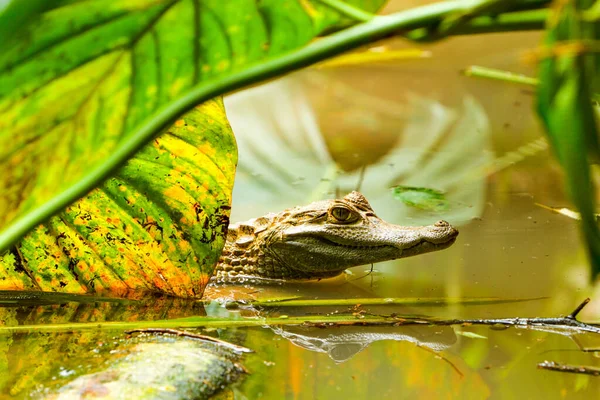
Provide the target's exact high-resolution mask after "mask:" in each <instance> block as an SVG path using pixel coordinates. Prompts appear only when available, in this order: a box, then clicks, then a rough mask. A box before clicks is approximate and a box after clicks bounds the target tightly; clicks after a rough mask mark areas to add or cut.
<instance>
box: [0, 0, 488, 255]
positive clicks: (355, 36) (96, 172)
mask: <svg viewBox="0 0 600 400" xmlns="http://www.w3.org/2000/svg"><path fill="white" fill-rule="evenodd" d="M468 4H469V2H466V3H465V2H459V1H453V2H442V3H436V4H431V5H427V6H423V7H418V8H414V9H410V10H406V11H402V12H399V13H396V14H392V15H388V16H378V17H374V18H372V19H371V20H370V21H368V22H366V23H363V24H360V25H357V26H354V27H352V28H349V29H346V30H344V31H341V32H338V33H336V34H333V35H331V36H328V37H326V38H324V39H321V40H318V41H315V42H313V43H312V44H310V45H308V46H306V47H304V48H302V49H299V50H297V51H294V52H291V53H288V54H285V55H282V56H279V57H276V58H274V59H271V60H268V61H266V62H264V63H261V64H259V65H255V66H251V67H249V68H246V69H244V70H241V71H239V72H236V73H233V74H232V75H229V76H227V77H223V78H219V79H215V80H212V81H209V82H205V83H203V84H202V85H199V86H197V87H195V88H193V89H191V90H190V91H189V92H187V94H185V95H183V96H182V97H180V98H179V99H177V100H175V101H173V102H172V103H170V104H168V105H166V106H164V107H163V108H162V109H160V110H159V111H158V112H157V113H156V114H155V115H154V116H153V117H152V118H149V119H147V120H145V121H144V122H143V123H141V124H140V125H139V126H138V127H137V128H136V129H135V130H134V132H133V133H132V134H131V135H129V137H128V138H127V139H126V140H125V141H124V142H123V144H122V145H121V146H119V147H118V148H117V149H115V151H114V152H113V153H112V154H111V155H110V156H109V157H107V159H106V161H105V162H103V163H102V164H101V165H98V166H97V167H95V168H93V169H92V170H91V171H90V172H89V173H88V174H86V175H85V176H84V177H83V178H82V179H81V180H79V181H78V182H76V183H75V184H73V185H72V186H70V187H69V188H67V189H66V190H64V191H63V192H61V193H59V194H57V195H56V196H54V197H53V198H52V199H51V200H49V201H48V202H46V203H44V204H43V205H41V206H40V207H38V208H36V209H34V210H32V211H31V212H29V213H27V214H26V215H24V216H23V217H21V218H19V219H17V220H15V221H14V222H13V223H12V224H11V225H10V226H9V228H8V229H6V230H5V231H4V232H2V233H1V234H0V252H3V251H5V250H7V249H9V248H10V246H12V245H13V244H15V243H16V242H17V241H18V240H19V239H20V238H21V237H23V236H24V235H25V234H27V232H29V231H30V230H31V229H33V228H34V227H35V226H36V225H38V224H39V223H40V222H43V221H46V220H48V219H49V218H50V217H51V216H53V215H54V214H56V213H58V212H60V211H61V210H63V209H64V208H65V207H67V206H68V205H69V204H71V203H72V202H74V201H75V200H77V199H79V198H81V197H82V196H84V195H85V194H87V193H88V192H89V191H90V190H92V189H93V188H94V187H96V186H98V185H99V184H101V183H102V181H103V180H104V179H106V178H107V177H108V176H110V175H111V174H112V173H114V172H115V171H116V170H117V169H118V168H119V167H120V166H121V165H122V164H123V163H125V162H126V161H127V160H128V159H129V158H130V157H132V156H133V155H134V154H135V153H136V152H137V151H138V150H139V149H140V148H142V146H144V145H145V144H146V143H148V142H149V141H150V140H152V138H154V137H155V136H157V135H158V134H159V133H160V132H162V131H163V130H164V129H166V128H167V127H169V126H170V125H171V124H172V123H173V122H174V121H175V120H176V119H177V117H178V116H180V115H182V114H183V113H185V112H186V111H187V110H190V109H191V108H193V107H194V106H196V105H197V104H200V103H202V102H204V101H206V100H209V99H211V98H213V97H216V96H219V95H223V94H225V93H229V92H232V91H234V90H238V89H241V88H243V87H246V86H250V85H253V84H256V83H258V82H262V81H265V80H267V79H271V78H275V77H277V76H280V75H283V74H285V73H288V72H291V71H295V70H298V69H301V68H305V67H308V66H310V65H312V64H315V63H317V62H320V61H323V60H325V59H327V58H330V57H333V56H335V55H338V54H341V53H343V52H346V51H348V50H351V49H355V48H357V47H360V46H362V45H365V44H368V43H372V42H374V41H376V40H380V39H383V38H386V37H389V36H393V35H396V34H398V33H399V32H406V31H410V30H413V29H416V28H422V27H428V26H431V25H433V24H435V23H437V22H439V21H440V20H441V19H443V18H445V17H447V16H448V15H450V14H452V13H454V12H458V11H461V10H463V9H465V7H467V6H468ZM490 26H492V27H494V26H495V25H494V24H490Z"/></svg>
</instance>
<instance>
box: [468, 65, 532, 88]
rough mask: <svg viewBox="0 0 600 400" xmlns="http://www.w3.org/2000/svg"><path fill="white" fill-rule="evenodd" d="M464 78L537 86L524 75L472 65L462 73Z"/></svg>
mask: <svg viewBox="0 0 600 400" xmlns="http://www.w3.org/2000/svg"><path fill="white" fill-rule="evenodd" d="M463 73H464V75H465V76H469V77H475V78H487V79H494V80H497V81H504V82H509V83H516V84H519V85H527V86H537V85H538V83H539V81H538V80H537V79H536V78H531V77H529V76H526V75H521V74H515V73H513V72H508V71H502V70H499V69H493V68H486V67H480V66H478V65H472V66H470V67H468V68H467V69H465V70H464V71H463Z"/></svg>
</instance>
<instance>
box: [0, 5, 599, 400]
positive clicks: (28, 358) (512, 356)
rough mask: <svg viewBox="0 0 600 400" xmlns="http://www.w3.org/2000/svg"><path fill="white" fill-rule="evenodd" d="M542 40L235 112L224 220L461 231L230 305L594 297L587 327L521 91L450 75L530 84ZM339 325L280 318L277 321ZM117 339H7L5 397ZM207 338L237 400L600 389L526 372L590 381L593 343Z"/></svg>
mask: <svg viewBox="0 0 600 400" xmlns="http://www.w3.org/2000/svg"><path fill="white" fill-rule="evenodd" d="M392 7H398V5H392ZM538 40H539V36H538V35H536V34H518V35H489V36H485V37H483V36H481V37H472V38H458V39H454V40H452V41H450V42H447V43H442V44H436V45H434V46H432V47H430V50H431V51H432V53H433V55H434V59H433V60H431V59H425V60H416V61H415V60H413V61H404V62H398V63H395V64H388V65H380V66H368V67H367V66H364V67H347V68H339V69H335V70H334V69H327V68H323V69H321V70H318V71H317V70H313V71H308V72H304V73H302V74H297V75H292V76H291V77H290V78H287V79H286V80H285V81H281V82H276V83H272V84H270V85H269V86H267V87H262V88H257V89H255V90H254V92H244V93H240V94H237V95H236V97H232V98H229V99H228V100H227V106H228V107H229V108H228V113H229V116H230V119H231V121H232V125H233V127H234V130H235V132H236V136H237V139H238V144H239V146H240V165H239V171H238V177H237V179H236V187H235V191H234V204H233V211H232V212H233V215H232V219H233V220H234V221H238V220H244V219H248V218H252V217H257V216H260V215H261V214H263V213H267V212H275V211H279V210H281V209H284V208H286V207H291V206H295V205H300V204H305V203H308V202H310V201H313V200H316V199H320V198H327V197H332V196H335V194H336V192H337V193H341V194H343V193H345V192H348V191H350V190H354V189H360V190H361V191H362V192H363V194H365V196H367V198H368V199H369V200H370V201H371V204H372V206H373V208H374V209H375V211H376V212H377V213H378V215H379V216H380V217H382V218H383V219H385V220H387V221H389V222H393V223H397V224H407V225H418V224H429V223H432V222H434V221H435V220H437V219H440V218H443V219H446V220H448V221H449V222H451V223H452V224H454V225H456V226H457V227H458V228H459V230H460V236H459V238H458V241H457V242H456V243H455V244H454V245H453V246H452V247H451V248H449V249H447V250H444V251H441V252H438V253H432V254H427V255H423V256H418V257H414V258H411V259H405V260H398V261H395V262H388V263H382V264H377V265H375V266H374V269H375V270H374V271H373V272H372V273H370V274H368V275H367V276H364V275H366V274H367V273H368V272H370V271H369V270H370V266H366V267H358V268H355V269H353V270H352V271H351V272H352V275H347V276H345V277H342V278H338V279H334V280H331V281H327V282H318V283H310V284H290V285H283V286H273V287H266V288H265V287H249V288H236V289H234V292H236V293H237V296H238V297H248V296H252V297H256V298H260V297H273V296H275V297H286V296H300V297H303V298H320V299H326V298H366V297H381V298H387V297H410V298H421V299H428V298H433V297H452V298H473V297H498V298H501V299H519V298H539V297H544V298H543V299H538V300H532V301H527V302H521V303H507V304H493V305H491V304H488V305H470V306H467V305H452V306H431V305H429V306H418V305H412V306H410V307H397V306H396V307H378V308H376V307H375V308H374V307H362V308H361V310H364V311H365V312H367V313H375V314H378V313H380V314H389V313H392V312H395V313H398V314H400V315H403V314H419V315H428V316H435V317H440V318H494V317H536V316H540V317H541V316H546V317H553V316H559V315H561V314H568V313H569V312H571V311H572V310H573V309H574V308H575V307H576V306H577V305H578V304H579V303H580V302H581V301H582V300H583V299H584V298H586V297H587V296H591V297H592V302H591V303H590V304H589V305H588V306H587V307H586V308H585V309H584V310H583V311H582V313H581V314H580V316H579V317H580V319H581V320H584V321H594V320H595V321H597V320H598V319H599V317H598V315H599V314H600V293H598V290H597V289H594V288H593V287H591V286H589V283H588V282H589V276H588V267H587V264H586V259H585V254H584V252H583V248H582V246H581V243H580V237H579V232H578V227H577V223H576V221H573V220H570V219H568V218H566V217H564V216H561V215H556V214H553V213H550V212H549V211H547V210H545V209H543V208H541V207H539V206H537V205H536V203H540V204H544V205H548V206H569V203H568V201H567V200H566V198H565V194H564V191H563V182H562V176H561V173H560V170H559V168H558V166H557V164H556V162H555V161H554V159H553V158H552V155H551V154H550V152H549V150H547V148H546V147H545V146H544V141H543V139H540V138H542V132H541V131H540V129H539V126H538V123H537V122H536V120H535V116H534V114H533V112H532V103H533V96H532V95H531V93H530V90H529V89H528V88H524V87H515V86H510V85H508V84H502V83H496V82H487V81H485V80H477V79H474V78H466V77H463V76H461V75H460V70H461V69H463V68H465V67H467V66H468V65H470V64H480V65H485V66H488V67H495V68H504V69H509V70H513V71H518V72H524V73H528V74H530V75H534V73H535V72H534V70H533V68H531V67H530V66H527V65H524V64H522V62H521V61H520V56H521V54H522V53H521V52H522V51H524V50H526V49H531V48H534V47H535V46H536V45H537V43H538ZM387 45H389V46H391V47H401V46H403V44H400V43H399V42H397V41H391V42H389V43H387ZM336 164H337V165H338V166H336ZM397 184H402V185H408V186H420V187H429V188H434V189H437V190H441V191H443V192H444V193H445V195H446V198H447V200H448V204H449V207H448V208H447V209H445V210H441V211H440V210H437V211H428V210H419V209H414V208H410V207H407V206H406V205H404V204H403V203H402V202H400V201H398V200H397V199H395V198H393V196H392V194H391V191H390V187H391V186H393V185H397ZM213 295H214V294H213ZM220 295H223V293H220ZM347 309H348V307H338V308H337V310H338V311H347ZM6 310H10V311H9V312H4V313H3V314H2V315H3V317H2V321H0V324H5V325H12V324H17V323H21V324H24V323H41V324H46V325H48V324H52V323H64V322H66V321H67V322H68V321H71V322H76V321H98V322H99V321H104V320H112V321H139V320H142V321H143V320H157V319H166V318H176V317H183V316H190V315H203V314H208V315H212V316H221V317H231V318H239V316H240V315H244V314H247V313H248V311H245V310H237V311H228V310H226V309H224V308H223V307H221V306H219V305H218V304H215V303H213V304H211V305H210V306H208V307H207V308H206V309H204V308H203V307H202V306H201V305H199V304H198V303H189V302H179V301H174V300H163V301H158V302H151V303H149V304H146V305H144V306H143V307H142V309H131V308H127V307H126V306H124V305H122V306H117V305H114V304H109V305H106V304H105V305H93V306H78V305H77V304H74V303H70V304H68V305H62V306H51V307H50V308H42V307H41V306H39V307H21V308H14V307H13V308H9V309H4V311H6ZM132 310H133V311H132ZM335 310H336V309H334V308H329V309H323V308H317V307H312V308H295V309H292V308H284V307H281V308H276V309H274V310H271V311H270V314H269V315H271V316H272V317H274V318H279V317H281V316H282V315H284V316H289V317H293V316H294V315H319V314H323V313H326V312H328V313H331V312H334V311H335ZM262 315H265V314H264V313H263V314H262ZM120 332H121V330H120V329H115V330H113V331H99V332H97V331H94V330H92V331H86V332H84V333H64V332H62V333H48V332H45V333H39V334H24V333H23V334H12V335H11V336H6V334H4V336H3V337H2V338H1V339H0V354H1V355H0V370H5V371H9V372H8V374H3V375H2V377H0V388H2V390H0V393H1V396H0V397H3V398H13V397H14V398H20V397H24V396H25V393H27V390H26V388H29V387H35V386H36V385H37V384H38V383H40V382H43V380H42V378H44V377H45V379H48V380H50V381H51V380H52V377H53V376H54V377H56V376H63V375H64V373H65V372H64V371H71V370H70V369H68V368H67V369H65V366H64V364H66V363H68V362H67V361H65V360H66V359H68V358H69V357H70V356H73V355H75V354H80V353H81V351H83V350H85V351H88V350H89V349H90V348H91V349H93V348H94V346H97V344H98V343H99V342H102V341H106V340H113V339H112V338H113V337H118V336H119V335H120V334H121V333H120ZM202 332H204V333H206V334H210V335H214V336H218V337H221V338H224V339H226V340H230V341H232V342H235V343H238V344H242V345H244V346H246V347H249V348H251V349H253V350H255V353H254V354H252V355H249V356H247V357H246V358H245V365H246V367H247V368H248V370H249V371H250V374H249V375H248V376H247V377H246V379H244V380H243V381H242V383H241V384H239V385H238V386H237V387H236V388H235V389H234V391H235V396H236V398H239V399H244V398H247V399H254V398H264V399H282V398H285V399H322V398H332V399H333V398H341V399H367V398H373V397H378V398H390V399H399V398H400V399H403V398H406V399H415V398H427V399H429V398H449V399H454V398H460V399H483V398H493V399H510V398H548V399H555V398H556V399H559V398H569V399H578V398H581V399H589V398H594V397H595V396H597V393H598V392H599V390H600V378H598V377H592V376H585V375H575V374H562V373H557V372H550V371H543V370H539V369H537V368H536V365H537V364H538V363H540V362H542V361H544V360H552V361H557V362H561V363H567V364H574V365H580V364H581V365H593V366H598V365H600V362H599V360H598V354H599V353H597V352H583V351H581V348H582V347H583V348H600V339H599V338H597V337H593V336H591V335H579V336H575V337H570V336H567V335H564V334H560V333H554V332H539V331H530V330H525V329H516V328H510V329H507V330H493V329H491V328H490V327H474V326H461V327H454V328H453V329H451V328H447V327H444V328H441V327H434V328H423V329H417V330H408V331H406V330H405V329H393V328H390V329H357V328H334V329H329V330H325V329H319V328H302V327H300V328H294V329H291V328H290V329H288V328H286V329H284V330H282V329H281V328H267V327H241V328H235V329H234V328H229V329H223V328H219V329H217V330H215V329H206V330H204V331H202ZM432 349H433V350H432ZM434 350H435V351H438V353H435V351H434ZM40 360H44V361H43V362H41V361H40ZM61 374H62V375H61ZM36 380H39V381H37V382H36ZM594 393H596V395H595V394H594Z"/></svg>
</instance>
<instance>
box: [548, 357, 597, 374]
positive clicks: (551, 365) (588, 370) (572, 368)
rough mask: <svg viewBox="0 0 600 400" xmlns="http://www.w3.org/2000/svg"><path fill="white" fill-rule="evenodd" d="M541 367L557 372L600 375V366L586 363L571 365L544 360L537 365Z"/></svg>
mask: <svg viewBox="0 0 600 400" xmlns="http://www.w3.org/2000/svg"><path fill="white" fill-rule="evenodd" d="M537 367H538V368H539V369H546V370H549V371H557V372H569V373H572V374H584V375H592V376H600V368H598V367H589V366H586V365H570V364H559V363H557V362H554V361H544V362H541V363H539V364H538V365H537Z"/></svg>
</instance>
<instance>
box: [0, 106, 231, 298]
mask: <svg viewBox="0 0 600 400" xmlns="http://www.w3.org/2000/svg"><path fill="white" fill-rule="evenodd" d="M236 161H237V153H236V147H235V140H234V138H233V134H232V132H231V129H230V127H229V124H228V123H227V119H226V117H225V112H224V109H223V105H222V103H221V102H220V101H210V102H207V103H205V104H204V105H202V106H199V107H197V108H195V109H194V110H192V111H190V112H189V113H188V114H186V115H185V116H183V117H182V118H181V119H179V120H178V121H177V122H176V123H175V124H174V125H173V126H172V127H171V128H170V129H169V130H168V131H167V132H166V133H164V134H163V135H161V136H159V137H158V138H157V139H155V140H154V141H153V142H152V143H151V144H149V145H147V146H145V147H144V148H143V149H142V150H141V151H140V152H138V153H137V154H136V156H135V157H134V158H132V159H131V160H129V162H127V164H126V165H125V166H123V167H122V168H121V169H120V170H119V171H118V172H117V174H116V175H115V176H113V177H112V178H110V179H108V180H107V181H106V182H105V183H104V184H103V185H102V186H101V187H100V188H98V189H95V190H93V191H92V192H90V193H89V194H88V195H87V196H85V197H84V198H82V199H80V200H79V201H77V202H75V203H74V204H73V205H71V206H70V207H68V208H67V209H66V210H65V211H64V212H62V213H61V214H59V215H57V216H54V217H52V218H51V219H50V220H49V221H48V222H47V223H45V224H43V225H40V226H38V227H37V228H36V229H35V230H34V231H33V232H31V233H30V234H29V235H28V236H26V237H25V238H24V239H23V240H22V241H21V242H20V243H19V244H18V245H17V246H15V247H14V248H13V249H12V250H11V251H10V252H9V253H7V254H5V255H4V256H3V257H2V258H0V262H1V263H2V268H0V290H42V291H62V292H69V293H108V294H111V295H119V296H125V295H138V294H139V293H140V292H160V293H166V294H170V295H173V296H182V297H198V296H201V295H202V293H203V291H204V287H205V286H206V284H207V283H208V280H209V278H210V277H211V275H212V272H213V269H214V266H215V264H216V262H217V260H218V257H219V255H220V253H221V249H222V247H223V245H224V243H225V239H224V235H225V232H226V229H227V225H228V221H229V210H230V204H231V191H232V187H233V179H234V174H235V164H236Z"/></svg>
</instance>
